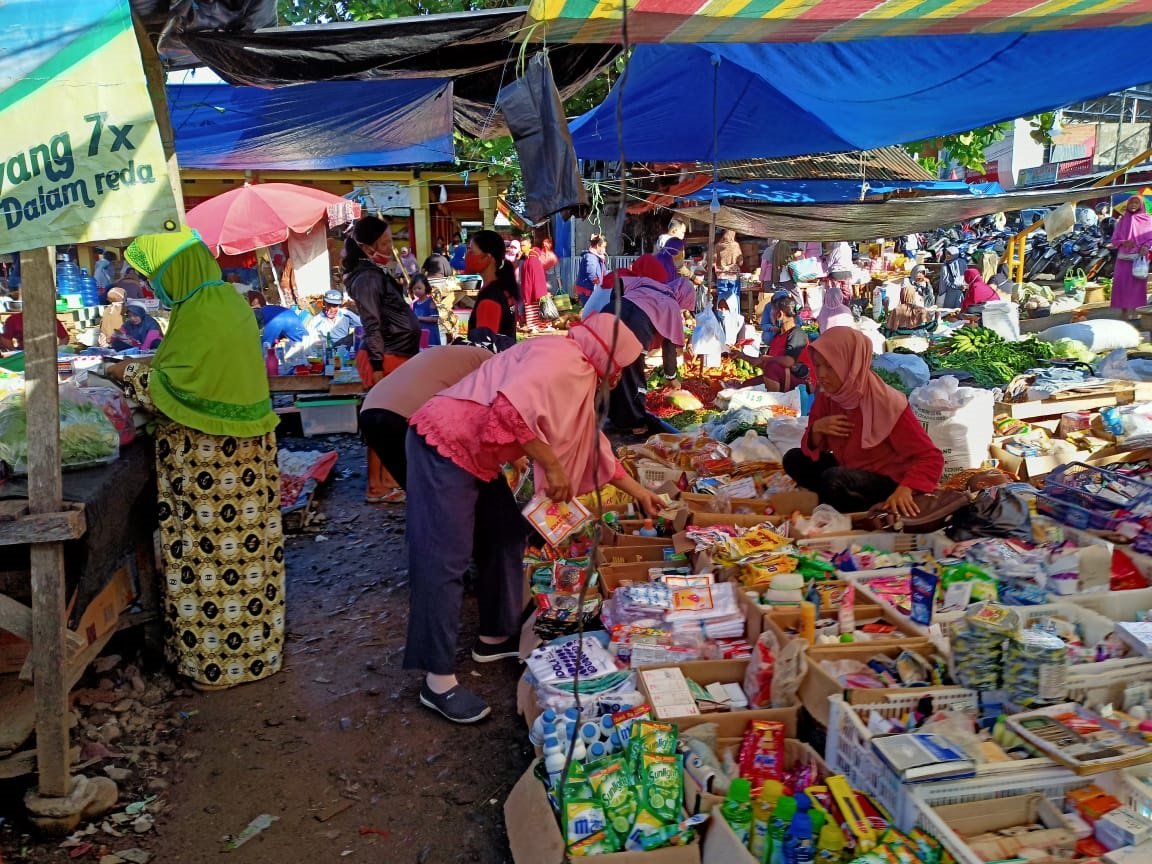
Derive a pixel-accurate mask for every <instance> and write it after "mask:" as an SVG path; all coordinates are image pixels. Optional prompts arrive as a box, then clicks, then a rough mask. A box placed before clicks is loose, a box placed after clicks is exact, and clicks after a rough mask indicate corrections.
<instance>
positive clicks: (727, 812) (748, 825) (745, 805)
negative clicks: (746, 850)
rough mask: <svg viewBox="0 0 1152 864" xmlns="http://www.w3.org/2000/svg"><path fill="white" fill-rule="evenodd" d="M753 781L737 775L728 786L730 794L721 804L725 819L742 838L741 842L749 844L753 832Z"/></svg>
mask: <svg viewBox="0 0 1152 864" xmlns="http://www.w3.org/2000/svg"><path fill="white" fill-rule="evenodd" d="M751 798H752V781H751V780H748V779H746V778H744V777H737V778H736V779H735V780H733V781H732V785H731V786H729V787H728V796H727V797H726V798H725V799H724V803H723V804H721V805H720V812H721V813H722V814H723V816H724V821H725V822H727V823H728V826H729V827H730V828H731V829H732V833H733V834H735V835H736V836H737V837H739V838H740V843H741V844H742V845H744V846H747V845H748V839H749V837H750V836H751V833H752V801H751Z"/></svg>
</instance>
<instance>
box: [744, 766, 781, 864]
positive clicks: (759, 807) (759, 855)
mask: <svg viewBox="0 0 1152 864" xmlns="http://www.w3.org/2000/svg"><path fill="white" fill-rule="evenodd" d="M783 794H784V784H783V783H781V782H780V781H779V780H766V781H764V785H763V786H762V787H761V788H760V794H759V795H757V796H756V802H755V803H754V804H753V805H752V839H751V841H750V842H749V844H748V850H749V851H750V852H751V853H752V857H753V858H755V859H756V860H757V861H763V860H764V853H766V852H767V851H768V846H769V839H768V829H769V827H770V826H771V824H772V811H773V810H774V809H775V808H776V802H777V801H779V800H780V796H781V795H783Z"/></svg>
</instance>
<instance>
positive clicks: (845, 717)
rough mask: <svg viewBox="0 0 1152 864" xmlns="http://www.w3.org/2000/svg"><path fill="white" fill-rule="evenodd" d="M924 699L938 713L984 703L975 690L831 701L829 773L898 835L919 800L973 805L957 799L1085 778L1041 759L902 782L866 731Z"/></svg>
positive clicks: (914, 815)
mask: <svg viewBox="0 0 1152 864" xmlns="http://www.w3.org/2000/svg"><path fill="white" fill-rule="evenodd" d="M925 696H931V697H932V699H933V703H934V705H935V707H936V709H937V710H941V709H948V708H955V709H959V710H975V709H976V708H977V707H978V706H979V701H980V700H979V694H978V693H977V692H976V691H974V690H964V689H955V690H940V689H929V688H926V689H922V690H918V691H917V692H915V693H909V694H905V695H900V696H892V697H890V698H889V700H888V701H887V702H876V703H870V704H863V705H850V704H848V703H847V702H845V701H844V699H843V697H841V696H832V697H830V698H829V700H828V705H829V717H828V741H827V745H826V746H825V755H824V761H826V762H827V763H828V770H830V771H832V772H834V773H837V774H844V775H846V776H847V777H848V779H849V780H851V781H852V785H853V786H854V787H856V788H857V789H859V790H861V791H862V792H867V793H868V794H869V795H872V796H874V797H875V798H876V800H877V801H879V802H880V804H881V805H883V807H884V808H885V809H887V810H888V812H889V814H890V815H891V816H892V819H893V821H894V822H895V823H896V826H897V827H898V828H899V829H900V830H902V831H908V830H910V829H911V828H912V827H913V826H914V825H915V824H916V819H917V818H918V810H917V807H916V804H917V802H918V801H926V802H929V803H932V802H936V803H941V802H942V801H944V800H947V801H957V800H970V799H965V798H962V797H961V798H956V797H955V796H959V795H963V794H971V793H966V792H965V790H966V789H970V790H981V791H984V790H986V792H987V795H986V797H997V796H1001V795H1008V794H1014V793H1020V792H1028V791H1032V790H1033V789H1034V788H1037V784H1040V783H1042V782H1043V781H1045V780H1054V779H1060V778H1064V779H1072V780H1079V779H1082V778H1077V777H1076V775H1075V774H1074V773H1073V772H1072V771H1071V770H1070V769H1068V768H1063V767H1060V766H1058V765H1056V763H1054V762H1052V760H1050V759H1045V758H1039V759H1018V760H1014V761H1012V762H992V763H986V764H981V765H979V766H977V768H976V776H975V777H973V778H969V779H966V780H940V781H937V782H931V783H916V784H909V783H903V782H901V780H900V778H899V777H898V776H897V775H896V772H894V771H893V770H892V769H891V768H889V767H888V765H887V763H885V762H884V761H883V760H882V759H881V758H880V757H879V756H877V755H876V753H875V752H874V751H873V750H872V738H873V737H874V736H873V734H872V733H871V732H870V731H869V729H868V719H867V718H868V716H869V714H871V713H872V712H874V711H875V712H876V713H878V714H880V715H881V716H882V717H885V718H886V719H891V720H896V719H898V718H900V717H902V716H903V715H905V714H907V712H908V711H910V710H911V709H912V708H914V707H915V706H916V704H917V703H918V702H919V701H920V700H921V699H923V698H924V697H925ZM1081 785H1086V784H1081ZM1009 790H1013V791H1009Z"/></svg>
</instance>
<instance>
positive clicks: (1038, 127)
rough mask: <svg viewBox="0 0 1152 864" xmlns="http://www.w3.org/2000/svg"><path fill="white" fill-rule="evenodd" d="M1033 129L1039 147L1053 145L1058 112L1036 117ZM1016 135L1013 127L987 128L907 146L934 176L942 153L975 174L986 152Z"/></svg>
mask: <svg viewBox="0 0 1152 864" xmlns="http://www.w3.org/2000/svg"><path fill="white" fill-rule="evenodd" d="M1027 119H1028V122H1029V124H1030V125H1031V127H1032V129H1031V131H1030V132H1029V134H1030V135H1031V136H1032V140H1033V141H1035V142H1036V143H1037V144H1045V145H1047V144H1051V143H1052V134H1053V132H1054V131H1055V129H1056V121H1057V112H1055V111H1046V112H1044V113H1043V114H1037V115H1035V116H1034V117H1029V118H1027ZM1011 131H1012V123H1010V122H1008V123H994V124H992V125H991V126H983V127H981V128H979V129H973V130H972V131H970V132H960V133H958V134H956V135H941V136H940V137H939V138H933V139H930V140H928V141H919V142H917V143H915V144H905V145H904V148H905V149H906V150H908V151H909V152H910V153H912V154H913V155H914V156H916V158H917V159H918V160H919V161H920V164H921V165H923V166H924V168H925V169H926V170H927V171H928V172H929V173H931V174H937V173H939V170H940V168H942V167H943V164H942V163H941V161H940V159H939V158H938V157H937V154H939V153H947V154H948V158H949V160H950V161H951V162H954V163H955V164H957V165H959V166H960V167H962V168H969V169H971V170H973V171H982V170H984V162H985V159H984V151H985V150H987V149H988V148H989V147H991V146H992V145H993V144H995V143H996V142H998V141H1003V140H1004V138H1005V137H1007V135H1008V133H1009V132H1011Z"/></svg>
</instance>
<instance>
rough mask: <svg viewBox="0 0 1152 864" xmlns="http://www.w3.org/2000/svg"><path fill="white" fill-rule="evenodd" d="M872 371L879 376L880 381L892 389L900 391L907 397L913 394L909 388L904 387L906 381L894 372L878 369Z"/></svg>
mask: <svg viewBox="0 0 1152 864" xmlns="http://www.w3.org/2000/svg"><path fill="white" fill-rule="evenodd" d="M872 371H873V372H875V373H876V374H877V375H879V376H880V380H881V381H883V382H884V383H885V384H887V385H888V386H889V387H891V388H892V389H893V390H899V391H900V392H901V393H903V394H904V395H905V396H907V395H908V394H909V393H910V392H911V391H910V390H909V389H908V388H907V387H905V386H904V380H903V379H902V378H901V377H900V376H899V375H897V374H896V373H895V372H892V371H890V370H888V369H876V368H873V369H872Z"/></svg>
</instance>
